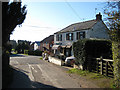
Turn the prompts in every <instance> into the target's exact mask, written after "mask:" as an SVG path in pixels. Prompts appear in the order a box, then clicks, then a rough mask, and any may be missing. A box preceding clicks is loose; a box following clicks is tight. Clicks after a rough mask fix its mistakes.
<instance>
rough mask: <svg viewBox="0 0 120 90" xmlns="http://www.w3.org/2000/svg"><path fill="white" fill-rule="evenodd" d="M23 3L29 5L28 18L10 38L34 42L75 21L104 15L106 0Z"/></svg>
mask: <svg viewBox="0 0 120 90" xmlns="http://www.w3.org/2000/svg"><path fill="white" fill-rule="evenodd" d="M22 5H27V15H26V19H25V20H24V23H23V24H22V26H21V27H19V26H17V27H16V28H15V30H14V31H13V32H12V34H11V35H10V40H16V41H17V40H27V41H32V42H34V41H41V40H43V39H44V38H46V37H48V36H49V35H52V34H54V33H55V32H57V31H60V30H61V29H63V28H65V27H67V26H69V25H71V24H73V23H78V22H83V21H87V20H92V19H95V18H96V17H95V16H96V14H98V13H99V12H101V14H102V15H103V9H102V8H103V7H104V6H105V2H68V1H67V0H65V1H64V2H25V1H23V2H22ZM95 8H97V9H96V10H95ZM103 18H104V16H103Z"/></svg>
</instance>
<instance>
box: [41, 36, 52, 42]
mask: <svg viewBox="0 0 120 90" xmlns="http://www.w3.org/2000/svg"><path fill="white" fill-rule="evenodd" d="M51 41H54V35H50V36H48V37H46V38H45V39H43V40H42V41H41V42H42V43H46V42H47V43H49V42H51Z"/></svg>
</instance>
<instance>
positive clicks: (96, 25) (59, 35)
mask: <svg viewBox="0 0 120 90" xmlns="http://www.w3.org/2000/svg"><path fill="white" fill-rule="evenodd" d="M107 31H108V28H107V26H106V25H105V24H104V22H103V21H102V15H101V14H100V13H99V14H97V15H96V19H94V20H89V21H85V22H79V23H75V24H72V25H69V26H67V27H66V28H64V29H62V30H60V31H58V32H56V33H54V45H53V47H52V49H53V50H54V54H60V53H63V54H64V55H66V56H71V55H73V53H72V47H71V46H72V44H73V42H76V41H77V40H79V39H83V38H96V39H109V35H108V32H107Z"/></svg>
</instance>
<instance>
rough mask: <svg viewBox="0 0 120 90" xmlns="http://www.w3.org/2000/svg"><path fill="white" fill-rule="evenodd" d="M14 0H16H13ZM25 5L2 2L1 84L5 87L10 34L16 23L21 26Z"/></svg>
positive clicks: (7, 74) (7, 73) (7, 72)
mask: <svg viewBox="0 0 120 90" xmlns="http://www.w3.org/2000/svg"><path fill="white" fill-rule="evenodd" d="M14 1H16V0H14ZM26 14H27V11H26V6H25V5H24V6H23V7H22V4H21V2H11V3H9V2H2V66H3V67H2V74H3V75H2V78H3V79H2V85H3V88H4V87H7V86H6V85H8V84H9V79H8V77H9V78H10V74H9V73H10V68H9V53H7V51H8V48H7V45H8V41H9V38H10V34H11V33H12V31H13V30H14V29H15V27H16V26H17V25H19V26H21V24H22V23H23V22H24V20H25V17H26Z"/></svg>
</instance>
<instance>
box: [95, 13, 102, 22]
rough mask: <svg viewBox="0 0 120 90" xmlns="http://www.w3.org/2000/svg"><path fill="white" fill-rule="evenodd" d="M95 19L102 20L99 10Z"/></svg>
mask: <svg viewBox="0 0 120 90" xmlns="http://www.w3.org/2000/svg"><path fill="white" fill-rule="evenodd" d="M96 20H97V21H99V20H102V15H101V13H100V12H99V14H97V15H96Z"/></svg>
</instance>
